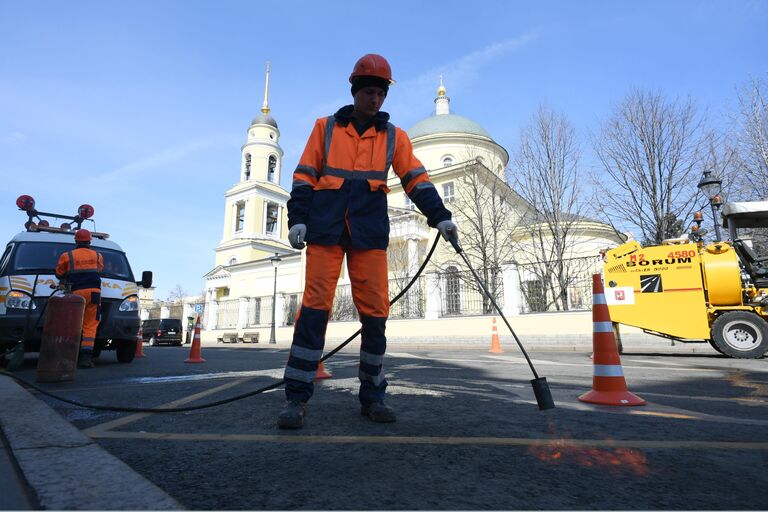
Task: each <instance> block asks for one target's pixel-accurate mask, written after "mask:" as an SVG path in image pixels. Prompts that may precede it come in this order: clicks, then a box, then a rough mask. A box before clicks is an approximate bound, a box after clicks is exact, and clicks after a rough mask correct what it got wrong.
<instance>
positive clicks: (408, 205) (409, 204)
mask: <svg viewBox="0 0 768 512" xmlns="http://www.w3.org/2000/svg"><path fill="white" fill-rule="evenodd" d="M405 207H406V208H408V209H409V210H413V209H414V208H415V207H416V205H414V204H413V201H411V198H410V197H408V194H405Z"/></svg>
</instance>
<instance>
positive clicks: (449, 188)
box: [443, 181, 453, 203]
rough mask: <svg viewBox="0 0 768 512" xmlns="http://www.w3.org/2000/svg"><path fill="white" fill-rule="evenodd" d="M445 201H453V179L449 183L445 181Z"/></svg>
mask: <svg viewBox="0 0 768 512" xmlns="http://www.w3.org/2000/svg"><path fill="white" fill-rule="evenodd" d="M443 202H444V203H452V202H453V182H452V181H449V182H448V183H443Z"/></svg>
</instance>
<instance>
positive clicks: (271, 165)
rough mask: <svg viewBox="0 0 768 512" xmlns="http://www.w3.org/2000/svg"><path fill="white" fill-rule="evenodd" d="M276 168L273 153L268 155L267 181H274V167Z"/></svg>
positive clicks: (275, 159)
mask: <svg viewBox="0 0 768 512" xmlns="http://www.w3.org/2000/svg"><path fill="white" fill-rule="evenodd" d="M276 168H277V158H275V155H269V167H268V168H267V181H271V182H274V181H275V169H276Z"/></svg>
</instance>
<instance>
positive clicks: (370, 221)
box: [288, 105, 451, 249]
mask: <svg viewBox="0 0 768 512" xmlns="http://www.w3.org/2000/svg"><path fill="white" fill-rule="evenodd" d="M352 109H353V107H352V105H347V106H346V107H342V108H341V109H339V111H338V112H336V114H334V115H332V116H330V117H327V118H320V119H318V120H317V121H316V122H315V126H314V129H313V130H312V134H311V135H310V137H309V141H307V146H306V148H305V149H304V153H303V154H302V156H301V159H300V160H299V164H298V166H297V167H296V170H295V171H294V173H293V187H292V189H291V199H290V200H289V201H288V227H292V226H294V225H296V224H305V225H306V226H307V236H306V241H307V243H316V244H319V245H336V244H338V243H340V240H341V238H342V235H344V234H345V233H346V235H347V236H349V240H350V243H351V245H352V247H355V248H359V249H386V248H387V245H388V243H389V217H388V215H387V193H388V192H389V188H388V187H387V173H388V172H389V168H390V166H391V167H392V169H393V170H394V171H395V173H396V174H397V176H398V177H399V178H400V183H401V184H402V186H403V189H404V190H405V193H406V194H407V195H408V197H409V198H410V199H411V201H413V203H414V204H415V205H416V207H418V208H419V210H421V212H422V213H423V214H424V215H426V217H427V223H428V224H429V226H431V227H435V226H437V224H438V223H439V222H441V221H444V220H449V219H450V218H451V212H450V211H449V210H447V209H446V208H445V206H444V205H443V201H442V199H440V196H439V195H438V193H437V190H435V187H434V185H433V184H432V182H431V181H429V176H428V175H427V172H426V170H425V169H424V166H423V165H422V164H421V162H420V161H419V160H418V158H416V156H415V155H414V154H413V147H412V146H411V141H410V139H409V138H408V135H407V134H406V133H405V132H404V131H403V130H401V129H400V128H397V127H395V126H394V125H393V124H391V123H389V114H387V113H385V112H379V113H378V115H377V116H376V117H375V118H374V120H373V123H372V125H371V126H370V127H369V128H368V129H367V130H365V131H364V132H363V134H362V135H361V134H359V133H358V131H357V129H356V128H355V126H354V123H353V122H352Z"/></svg>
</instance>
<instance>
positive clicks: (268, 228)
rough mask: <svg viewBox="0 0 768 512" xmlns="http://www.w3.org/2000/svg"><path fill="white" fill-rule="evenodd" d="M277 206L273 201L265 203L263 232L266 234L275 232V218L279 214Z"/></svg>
mask: <svg viewBox="0 0 768 512" xmlns="http://www.w3.org/2000/svg"><path fill="white" fill-rule="evenodd" d="M279 208H280V207H279V206H278V205H277V204H275V203H267V222H266V225H265V227H264V232H265V233H266V234H268V235H276V234H277V218H278V215H279V212H280V210H279Z"/></svg>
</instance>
